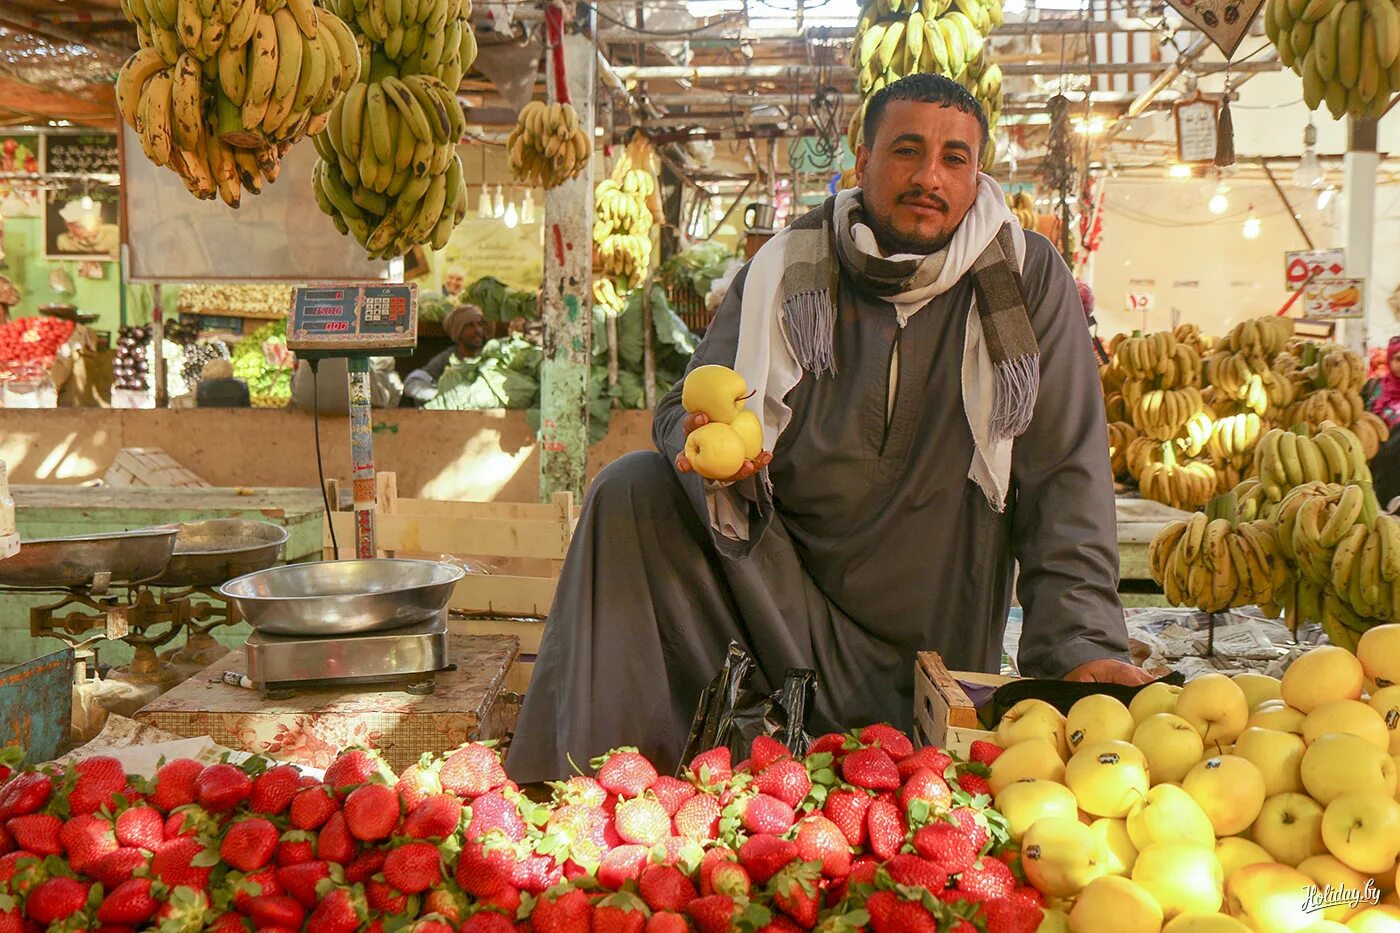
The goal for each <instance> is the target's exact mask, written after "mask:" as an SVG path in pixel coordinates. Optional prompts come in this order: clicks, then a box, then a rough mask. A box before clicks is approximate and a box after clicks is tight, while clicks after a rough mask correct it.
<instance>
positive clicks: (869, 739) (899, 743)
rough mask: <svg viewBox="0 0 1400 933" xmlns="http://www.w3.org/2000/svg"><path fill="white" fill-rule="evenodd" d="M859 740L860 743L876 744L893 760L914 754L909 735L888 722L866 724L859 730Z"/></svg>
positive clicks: (901, 759) (900, 759)
mask: <svg viewBox="0 0 1400 933" xmlns="http://www.w3.org/2000/svg"><path fill="white" fill-rule="evenodd" d="M860 741H861V744H862V745H878V746H879V747H880V748H883V749H884V750H885V751H887V752H889V755H890V757H891V758H893V759H894V760H895V761H903V760H904V759H905V758H908V757H909V756H910V755H912V754H914V743H913V742H911V741H909V736H907V735H905V734H904V733H903V732H900V731H899V730H898V729H896V728H895V727H894V726H891V725H889V724H888V723H878V724H876V725H873V726H866V727H865V728H864V729H862V730H861V731H860Z"/></svg>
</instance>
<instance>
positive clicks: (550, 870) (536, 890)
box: [510, 855, 564, 894]
mask: <svg viewBox="0 0 1400 933" xmlns="http://www.w3.org/2000/svg"><path fill="white" fill-rule="evenodd" d="M563 880H564V869H563V867H562V866H560V865H559V864H558V863H557V862H555V861H554V859H552V858H550V857H549V856H547V855H532V856H530V857H529V858H526V859H524V860H522V861H519V862H516V863H515V868H514V870H513V871H512V872H511V876H510V883H511V885H512V886H513V887H517V888H519V889H520V890H522V891H527V892H529V893H530V894H540V893H543V892H544V891H546V890H548V889H549V888H552V887H553V886H554V885H556V884H558V883H559V882H560V881H563Z"/></svg>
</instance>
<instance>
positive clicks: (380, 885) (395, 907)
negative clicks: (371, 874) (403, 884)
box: [365, 879, 411, 914]
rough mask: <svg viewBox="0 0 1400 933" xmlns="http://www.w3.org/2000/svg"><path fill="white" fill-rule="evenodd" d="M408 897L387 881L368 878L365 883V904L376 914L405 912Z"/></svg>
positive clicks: (406, 910)
mask: <svg viewBox="0 0 1400 933" xmlns="http://www.w3.org/2000/svg"><path fill="white" fill-rule="evenodd" d="M409 897H411V895H408V894H404V893H402V892H401V891H399V889H398V888H395V887H394V886H393V885H392V884H389V883H388V882H387V881H375V880H373V879H370V880H369V881H367V882H366V883H365V904H366V905H367V906H368V907H369V909H370V910H372V911H374V912H375V913H377V914H402V913H407V912H408V899H409Z"/></svg>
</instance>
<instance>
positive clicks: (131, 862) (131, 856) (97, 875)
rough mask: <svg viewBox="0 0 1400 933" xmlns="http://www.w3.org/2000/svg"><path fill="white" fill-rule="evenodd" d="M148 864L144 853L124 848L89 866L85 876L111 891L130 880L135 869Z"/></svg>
mask: <svg viewBox="0 0 1400 933" xmlns="http://www.w3.org/2000/svg"><path fill="white" fill-rule="evenodd" d="M152 848H154V846H153V847H152ZM149 863H150V857H149V856H148V855H147V854H146V853H145V852H143V851H141V850H140V849H133V848H129V847H124V848H120V849H116V850H115V851H112V852H108V853H107V854H106V855H104V856H102V858H100V859H98V860H97V861H96V862H94V863H93V864H92V865H90V866H89V867H88V869H87V875H88V876H89V877H91V878H92V880H94V881H97V882H99V883H100V884H101V885H102V886H103V887H104V888H106V889H107V890H108V891H111V890H113V889H114V888H116V887H118V886H120V885H121V884H122V883H123V882H125V881H127V880H128V879H129V878H131V876H132V874H133V873H134V872H135V871H136V869H138V868H142V867H144V866H145V865H147V864H149Z"/></svg>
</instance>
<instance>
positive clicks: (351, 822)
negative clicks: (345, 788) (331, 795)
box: [342, 784, 399, 842]
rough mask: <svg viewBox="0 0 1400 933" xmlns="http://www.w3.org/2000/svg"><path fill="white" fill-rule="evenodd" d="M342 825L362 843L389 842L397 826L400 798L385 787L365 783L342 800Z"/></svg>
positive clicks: (389, 788)
mask: <svg viewBox="0 0 1400 933" xmlns="http://www.w3.org/2000/svg"><path fill="white" fill-rule="evenodd" d="M342 812H344V814H345V825H346V826H347V827H348V828H349V830H350V835H352V836H354V837H355V838H356V839H359V840H361V841H364V842H378V841H379V840H381V839H388V838H389V835H390V834H391V833H393V831H394V827H395V826H397V825H398V824H399V795H398V794H396V793H395V792H394V789H393V788H392V787H388V786H386V785H384V784H365V785H364V786H362V787H357V788H355V789H354V790H352V791H351V792H350V796H348V797H346V798H345V809H344V810H343V811H342Z"/></svg>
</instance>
